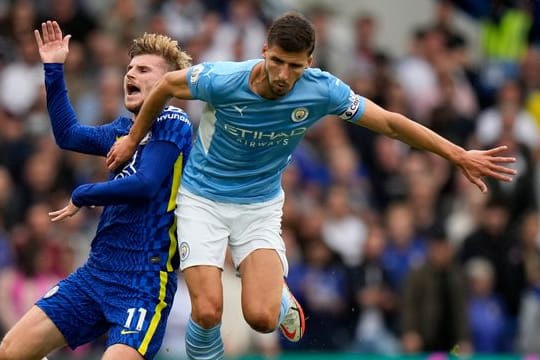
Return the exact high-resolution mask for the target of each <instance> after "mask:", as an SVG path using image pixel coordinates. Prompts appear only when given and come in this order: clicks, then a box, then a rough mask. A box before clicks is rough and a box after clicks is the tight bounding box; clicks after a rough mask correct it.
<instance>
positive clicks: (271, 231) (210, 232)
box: [175, 187, 289, 276]
mask: <svg viewBox="0 0 540 360" xmlns="http://www.w3.org/2000/svg"><path fill="white" fill-rule="evenodd" d="M283 200H284V195H283V194H282V195H280V196H278V197H277V198H276V199H272V200H270V201H267V202H262V203H257V204H229V203H221V202H216V201H213V200H209V199H206V198H204V197H201V196H198V195H195V194H193V193H191V192H189V191H187V190H186V189H185V188H182V187H181V188H180V191H179V192H178V198H177V207H176V210H175V214H176V217H177V223H178V243H179V250H180V270H184V269H186V268H188V267H191V266H197V265H210V266H216V267H218V268H220V269H223V267H224V265H225V254H226V251H227V245H229V247H230V250H231V255H232V260H233V263H234V267H235V268H236V269H238V266H239V265H240V263H241V262H242V261H243V260H244V259H245V258H246V257H247V256H248V255H249V254H250V253H251V252H252V251H254V250H257V249H274V250H276V252H277V254H278V255H279V257H280V259H281V264H282V265H283V274H284V276H287V274H288V271H289V265H288V263H287V258H286V256H285V243H284V242H283V239H282V238H281V217H282V214H283V209H282V207H283Z"/></svg>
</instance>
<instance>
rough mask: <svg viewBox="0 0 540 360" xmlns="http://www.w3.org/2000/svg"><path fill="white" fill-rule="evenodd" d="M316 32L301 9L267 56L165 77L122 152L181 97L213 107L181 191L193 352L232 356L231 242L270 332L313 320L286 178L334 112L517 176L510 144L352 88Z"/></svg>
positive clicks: (485, 171)
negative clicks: (293, 270) (465, 138)
mask: <svg viewBox="0 0 540 360" xmlns="http://www.w3.org/2000/svg"><path fill="white" fill-rule="evenodd" d="M314 44H315V35H314V30H313V26H312V24H311V23H310V22H309V21H307V20H306V19H305V18H304V17H303V16H302V15H300V14H296V13H289V14H285V15H284V16H282V17H280V18H278V19H277V20H275V21H274V23H273V24H272V26H271V27H270V30H269V32H268V37H267V41H266V43H265V44H264V46H263V49H262V55H263V58H262V59H256V60H250V61H245V62H215V63H203V64H199V65H196V66H193V67H190V68H189V69H186V70H180V71H174V72H171V73H168V74H166V75H165V76H164V77H163V79H162V80H161V81H160V82H159V83H158V84H157V85H156V86H155V87H154V89H152V92H151V93H150V95H149V97H148V99H147V100H146V101H145V103H144V105H143V107H142V109H141V112H140V113H139V116H138V118H137V123H136V124H135V125H134V127H133V128H132V129H131V131H130V134H129V135H128V136H127V137H125V138H124V139H123V141H121V142H119V143H117V144H116V145H115V147H113V149H112V150H111V152H110V154H109V156H108V158H107V164H108V166H109V167H110V168H115V167H116V166H118V165H119V164H120V163H121V162H122V161H124V160H125V159H126V158H128V157H129V156H130V155H131V154H132V153H133V151H134V150H135V146H136V144H137V143H138V142H139V141H140V139H142V137H143V136H144V134H145V133H146V131H147V130H148V128H149V127H150V126H151V124H152V123H153V121H154V118H155V117H156V116H157V114H159V112H160V111H161V109H162V108H163V106H164V105H165V103H166V101H167V100H168V99H169V98H171V97H176V98H180V99H200V100H203V101H205V102H206V103H207V107H206V110H205V112H204V114H203V116H202V118H201V122H200V127H199V133H198V137H197V139H196V143H195V145H194V149H193V151H192V154H191V156H190V158H189V160H188V163H187V165H186V170H185V173H184V177H183V179H182V186H181V189H180V192H179V196H178V208H177V210H176V214H177V216H178V222H179V224H181V225H182V226H180V227H179V242H180V254H181V265H180V267H181V269H182V270H183V272H184V274H185V278H186V281H187V284H188V288H189V291H190V296H191V301H192V315H191V321H190V324H189V325H188V332H187V336H186V339H187V342H186V346H187V350H188V355H189V356H190V358H191V359H221V358H222V355H221V354H222V352H221V349H222V345H221V340H220V338H219V323H220V318H221V311H222V302H223V299H222V288H221V281H220V271H221V269H222V268H223V261H224V257H225V249H226V246H227V245H229V247H230V250H231V254H232V257H233V260H234V263H235V266H236V267H237V269H238V271H239V273H240V276H241V281H242V309H243V313H244V317H245V319H246V320H247V322H248V323H249V324H250V325H251V326H252V327H253V328H254V329H256V330H259V331H262V332H269V331H273V330H274V329H276V328H278V327H279V328H280V329H281V331H282V333H283V335H284V336H285V337H287V338H288V339H289V340H291V341H298V340H299V339H300V338H301V337H302V335H303V333H304V317H303V314H302V310H301V308H300V306H299V304H298V303H297V302H296V300H295V299H294V298H293V297H292V295H291V294H290V293H289V291H288V289H287V287H286V285H285V283H284V279H283V277H284V276H286V275H287V260H286V257H285V247H284V244H283V241H282V239H281V237H280V225H281V215H282V211H281V206H282V204H283V190H282V188H281V183H280V181H281V175H282V173H283V170H284V168H285V167H286V166H287V163H288V161H289V159H290V157H291V153H292V152H293V150H294V149H295V147H296V145H297V144H298V143H299V141H300V140H301V138H302V137H303V136H304V134H305V133H306V131H307V130H308V128H309V127H310V126H312V125H313V124H315V122H317V121H318V120H319V119H321V118H322V117H324V116H326V115H329V114H334V115H337V116H339V117H340V118H341V119H342V120H344V121H350V122H352V123H356V124H358V125H362V126H365V127H367V128H369V129H371V130H374V131H376V132H379V133H382V134H385V135H388V136H390V137H393V138H396V139H399V140H401V141H404V142H405V143H407V144H409V145H411V146H413V147H416V148H420V149H424V150H427V151H431V152H433V153H436V154H438V155H440V156H442V157H444V158H446V159H448V160H449V161H451V162H452V163H454V164H455V165H456V166H458V167H459V168H460V169H461V170H462V171H463V172H464V174H465V175H466V176H467V178H468V179H469V180H470V181H471V182H473V183H474V184H476V185H477V186H478V187H479V188H480V190H481V191H486V185H485V183H484V182H483V180H482V177H484V176H489V177H493V178H495V179H499V180H502V181H510V180H511V178H512V175H513V174H515V171H514V170H512V169H510V168H508V167H506V166H505V165H504V164H506V163H511V162H514V161H515V160H514V158H510V157H505V156H501V155H500V154H501V153H502V152H503V151H504V150H505V147H498V148H494V149H491V150H487V151H477V150H471V151H466V150H464V149H462V148H461V147H459V146H457V145H455V144H453V143H451V142H449V141H447V140H445V139H444V138H442V137H441V136H439V135H437V134H435V133H434V132H433V131H431V130H429V129H427V128H426V127H424V126H422V125H420V124H418V123H416V122H414V121H412V120H410V119H408V118H406V117H405V116H403V115H401V114H397V113H393V112H389V111H386V110H384V109H382V108H381V107H379V106H377V105H376V104H374V103H373V102H372V101H370V100H368V99H366V98H363V97H361V96H359V95H357V94H355V93H353V92H352V91H351V89H350V87H349V86H348V85H346V84H345V83H343V82H342V81H341V80H339V79H338V78H336V77H334V76H333V75H331V74H329V73H327V72H323V71H320V70H318V69H312V68H310V65H311V63H312V52H313V49H314Z"/></svg>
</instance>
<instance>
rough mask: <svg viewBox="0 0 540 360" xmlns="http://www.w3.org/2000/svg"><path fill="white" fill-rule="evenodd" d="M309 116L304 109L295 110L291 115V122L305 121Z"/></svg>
mask: <svg viewBox="0 0 540 360" xmlns="http://www.w3.org/2000/svg"><path fill="white" fill-rule="evenodd" d="M308 115H309V111H308V109H307V108H305V107H301V108H296V109H294V110H293V112H292V113H291V120H292V121H294V122H300V121H304V120H306V119H307V117H308Z"/></svg>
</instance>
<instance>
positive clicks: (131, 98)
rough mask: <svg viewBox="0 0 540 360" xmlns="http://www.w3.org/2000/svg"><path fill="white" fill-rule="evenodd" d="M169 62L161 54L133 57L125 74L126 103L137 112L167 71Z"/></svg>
mask: <svg viewBox="0 0 540 360" xmlns="http://www.w3.org/2000/svg"><path fill="white" fill-rule="evenodd" d="M167 70H168V68H167V63H166V61H165V59H163V58H162V57H161V56H159V55H153V54H144V55H137V56H135V57H133V59H131V62H130V63H129V65H128V67H127V71H126V75H125V76H124V105H125V106H126V109H128V110H129V111H130V112H132V113H134V114H137V113H138V112H139V110H140V109H141V106H142V104H143V101H144V99H146V97H147V96H148V94H149V93H150V90H151V89H152V88H153V87H154V85H155V84H156V82H157V81H158V80H159V79H160V78H161V77H162V76H163V75H164V74H165V73H166V72H167Z"/></svg>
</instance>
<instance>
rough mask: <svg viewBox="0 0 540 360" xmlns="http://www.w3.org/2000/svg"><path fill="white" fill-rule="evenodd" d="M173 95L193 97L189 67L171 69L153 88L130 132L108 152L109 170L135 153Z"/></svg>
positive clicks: (181, 97) (184, 97) (180, 97)
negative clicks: (188, 72)
mask: <svg viewBox="0 0 540 360" xmlns="http://www.w3.org/2000/svg"><path fill="white" fill-rule="evenodd" d="M171 97H175V98H178V99H191V98H192V97H191V93H190V91H189V87H188V84H187V69H182V70H177V71H171V72H169V73H167V74H165V75H164V76H163V77H162V78H161V79H160V80H159V81H158V82H157V83H156V85H155V86H154V87H153V88H152V90H151V91H150V94H148V97H147V98H146V99H145V100H144V103H143V105H142V107H141V110H140V112H139V114H138V115H137V117H136V119H135V124H134V125H133V127H132V128H131V130H130V132H129V134H128V135H127V136H125V137H123V138H122V139H120V140H119V141H117V142H116V143H115V144H114V146H113V147H112V149H111V150H110V151H109V154H107V167H108V168H109V170H114V169H116V168H117V167H118V166H119V165H120V164H123V163H124V162H125V161H126V160H127V159H129V158H130V157H131V156H132V155H133V153H134V152H135V149H136V148H137V145H138V144H139V142H140V141H141V140H142V139H143V138H144V136H145V135H146V133H147V132H148V130H150V128H151V127H152V124H153V123H154V121H155V120H156V118H157V117H158V115H159V114H160V113H161V112H162V111H163V108H164V107H165V104H166V103H167V101H169V99H170V98H171Z"/></svg>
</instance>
